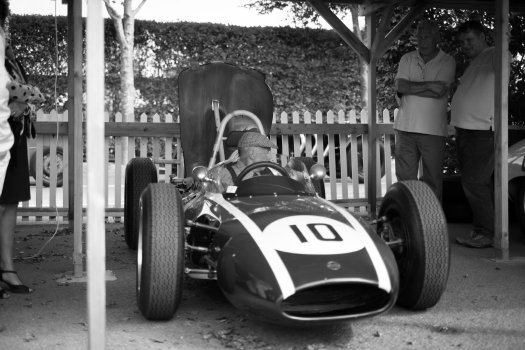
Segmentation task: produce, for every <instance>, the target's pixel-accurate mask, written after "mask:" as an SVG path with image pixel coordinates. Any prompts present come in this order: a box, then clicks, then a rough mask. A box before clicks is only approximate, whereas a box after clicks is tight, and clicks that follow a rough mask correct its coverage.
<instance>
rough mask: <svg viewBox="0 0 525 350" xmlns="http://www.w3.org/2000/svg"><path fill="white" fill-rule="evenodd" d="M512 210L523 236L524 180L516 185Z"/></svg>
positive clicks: (524, 225) (524, 214) (524, 210)
mask: <svg viewBox="0 0 525 350" xmlns="http://www.w3.org/2000/svg"><path fill="white" fill-rule="evenodd" d="M514 211H515V213H516V219H517V220H518V224H519V226H520V229H521V233H522V234H523V235H524V236H525V181H521V182H520V183H519V184H518V186H517V193H516V200H515V201H514Z"/></svg>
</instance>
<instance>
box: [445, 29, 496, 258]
mask: <svg viewBox="0 0 525 350" xmlns="http://www.w3.org/2000/svg"><path fill="white" fill-rule="evenodd" d="M485 32H486V29H485V27H484V26H483V25H482V24H481V23H479V22H477V21H467V22H465V23H463V24H462V25H460V26H459V27H458V34H459V39H460V42H461V47H462V49H463V51H464V52H465V54H466V55H467V56H468V58H469V59H470V63H469V65H468V67H467V69H466V70H465V73H463V76H462V77H461V78H460V81H459V86H458V88H457V90H456V92H455V93H454V96H453V98H452V105H451V109H452V116H451V121H450V124H451V125H453V126H455V128H456V142H457V152H458V160H459V167H460V171H461V183H462V186H463V190H464V192H465V195H466V197H467V199H468V201H469V204H470V207H471V209H472V213H473V226H474V228H473V230H472V231H471V232H470V234H469V235H468V236H467V237H459V238H457V242H458V243H460V244H463V245H466V246H468V247H473V248H486V247H492V246H493V243H494V187H493V186H494V185H493V182H492V173H493V172H494V132H493V125H494V77H495V62H494V47H489V46H488V44H487V41H486V34H485Z"/></svg>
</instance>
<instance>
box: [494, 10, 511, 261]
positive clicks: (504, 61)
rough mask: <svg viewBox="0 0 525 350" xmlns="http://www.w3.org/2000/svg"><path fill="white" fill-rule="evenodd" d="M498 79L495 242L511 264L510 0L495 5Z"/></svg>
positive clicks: (495, 124)
mask: <svg viewBox="0 0 525 350" xmlns="http://www.w3.org/2000/svg"><path fill="white" fill-rule="evenodd" d="M495 6H496V9H495V10H496V11H495V13H496V15H495V23H494V26H495V32H496V33H495V42H496V51H495V53H496V57H495V58H496V77H495V89H494V131H495V162H494V164H495V167H494V180H495V193H494V198H495V207H494V208H495V219H496V220H495V230H494V232H495V240H494V243H495V244H496V247H497V248H499V249H500V250H501V255H502V256H501V259H502V260H509V208H508V175H509V174H508V166H507V159H508V156H509V154H508V146H509V144H508V86H509V70H510V67H509V19H508V14H509V0H500V1H495Z"/></svg>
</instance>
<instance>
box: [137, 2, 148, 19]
mask: <svg viewBox="0 0 525 350" xmlns="http://www.w3.org/2000/svg"><path fill="white" fill-rule="evenodd" d="M146 1H148V0H142V1H141V2H140V4H139V6H137V8H136V9H135V10H134V11H133V17H135V16H136V15H137V13H138V12H139V11H140V9H141V8H142V6H144V4H145V3H146Z"/></svg>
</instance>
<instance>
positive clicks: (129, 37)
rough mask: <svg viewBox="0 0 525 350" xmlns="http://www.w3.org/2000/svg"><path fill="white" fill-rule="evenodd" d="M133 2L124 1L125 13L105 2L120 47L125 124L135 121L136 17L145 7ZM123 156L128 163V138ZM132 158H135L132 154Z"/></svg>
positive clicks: (109, 2)
mask: <svg viewBox="0 0 525 350" xmlns="http://www.w3.org/2000/svg"><path fill="white" fill-rule="evenodd" d="M132 2H133V1H132V0H124V2H123V6H124V7H123V11H121V10H120V9H119V8H117V6H116V5H115V2H114V1H111V0H104V3H105V5H106V9H107V11H108V13H109V15H110V17H111V19H112V20H113V25H114V26H115V31H116V33H117V40H118V43H119V46H120V55H121V56H120V106H119V107H120V108H119V109H120V112H121V113H122V120H123V121H125V122H134V121H135V78H134V69H133V59H134V47H135V15H136V14H137V12H138V11H139V10H140V8H141V7H142V6H143V5H144V3H145V2H146V0H142V1H141V2H140V4H139V5H138V7H137V8H136V9H135V10H134V9H133V7H132ZM122 147H123V150H122V154H123V158H124V160H125V161H126V162H127V160H128V159H129V155H128V138H123V140H122ZM131 156H134V154H132V155H131Z"/></svg>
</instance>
